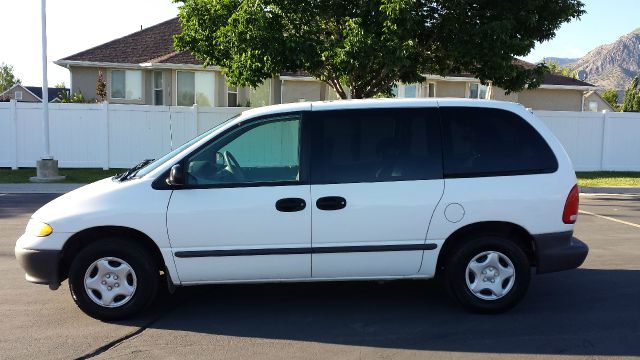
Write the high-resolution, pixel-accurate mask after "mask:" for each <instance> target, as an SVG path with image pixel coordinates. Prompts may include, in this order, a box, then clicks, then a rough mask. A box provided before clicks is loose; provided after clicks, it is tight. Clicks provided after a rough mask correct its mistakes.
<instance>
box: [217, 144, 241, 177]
mask: <svg viewBox="0 0 640 360" xmlns="http://www.w3.org/2000/svg"><path fill="white" fill-rule="evenodd" d="M222 157H223V158H224V163H225V165H226V168H227V171H229V172H230V173H231V175H233V177H234V178H235V179H236V181H244V180H245V176H244V171H242V167H240V164H239V163H238V160H236V158H235V156H233V154H232V153H231V152H229V151H225V152H223V153H222Z"/></svg>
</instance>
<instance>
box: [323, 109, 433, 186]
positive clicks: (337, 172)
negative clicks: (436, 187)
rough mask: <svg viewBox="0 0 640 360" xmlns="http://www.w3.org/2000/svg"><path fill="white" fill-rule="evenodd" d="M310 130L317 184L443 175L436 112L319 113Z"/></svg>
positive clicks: (385, 110) (394, 110)
mask: <svg viewBox="0 0 640 360" xmlns="http://www.w3.org/2000/svg"><path fill="white" fill-rule="evenodd" d="M310 126H311V134H313V135H312V136H311V144H312V145H311V181H312V183H315V184H337V183H359V182H382V181H403V180H421V179H425V180H426V179H436V178H440V177H441V176H442V157H441V153H440V152H441V144H440V141H441V140H440V129H439V126H440V125H439V118H438V114H437V109H367V110H341V111H318V112H315V113H313V120H312V121H310Z"/></svg>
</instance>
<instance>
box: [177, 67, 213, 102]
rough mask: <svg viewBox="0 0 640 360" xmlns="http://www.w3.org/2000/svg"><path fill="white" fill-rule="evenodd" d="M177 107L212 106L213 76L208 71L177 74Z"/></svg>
mask: <svg viewBox="0 0 640 360" xmlns="http://www.w3.org/2000/svg"><path fill="white" fill-rule="evenodd" d="M176 77H177V79H176V80H177V83H176V87H177V94H176V95H177V96H176V103H177V105H178V106H193V104H197V105H199V106H214V75H213V73H212V72H208V71H178V72H177V75H176Z"/></svg>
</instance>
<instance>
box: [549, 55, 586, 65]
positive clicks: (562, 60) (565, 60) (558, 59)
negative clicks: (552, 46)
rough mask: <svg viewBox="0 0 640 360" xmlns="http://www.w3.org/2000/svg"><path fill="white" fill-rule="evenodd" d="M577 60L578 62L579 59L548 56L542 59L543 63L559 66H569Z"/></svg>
mask: <svg viewBox="0 0 640 360" xmlns="http://www.w3.org/2000/svg"><path fill="white" fill-rule="evenodd" d="M578 60H580V58H561V57H553V56H549V57H546V58H544V59H542V61H543V62H554V63H556V64H558V65H560V66H566V65H571V64H573V63H575V62H576V61H578Z"/></svg>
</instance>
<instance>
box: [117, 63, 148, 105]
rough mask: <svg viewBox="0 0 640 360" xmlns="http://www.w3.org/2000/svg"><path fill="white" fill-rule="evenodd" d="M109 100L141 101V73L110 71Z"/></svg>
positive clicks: (134, 71) (136, 71) (137, 71)
mask: <svg viewBox="0 0 640 360" xmlns="http://www.w3.org/2000/svg"><path fill="white" fill-rule="evenodd" d="M111 98H112V99H124V100H141V99H142V71H140V70H112V71H111Z"/></svg>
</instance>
